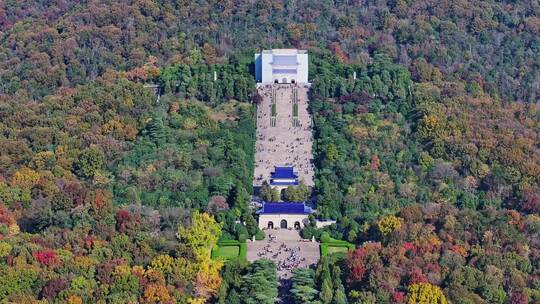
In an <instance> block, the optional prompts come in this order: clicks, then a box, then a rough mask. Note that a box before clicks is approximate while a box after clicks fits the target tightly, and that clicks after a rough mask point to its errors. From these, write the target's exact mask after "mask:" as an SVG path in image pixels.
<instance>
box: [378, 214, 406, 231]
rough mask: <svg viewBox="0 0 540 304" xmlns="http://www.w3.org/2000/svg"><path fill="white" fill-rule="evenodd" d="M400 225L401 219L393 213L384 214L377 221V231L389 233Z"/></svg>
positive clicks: (401, 223)
mask: <svg viewBox="0 0 540 304" xmlns="http://www.w3.org/2000/svg"><path fill="white" fill-rule="evenodd" d="M401 225H403V219H401V218H399V217H397V216H395V215H388V216H385V217H383V218H382V219H381V220H380V221H379V222H378V223H377V226H378V228H379V232H380V233H381V234H382V235H388V234H390V233H391V232H392V231H394V230H396V229H399V228H400V227H401Z"/></svg>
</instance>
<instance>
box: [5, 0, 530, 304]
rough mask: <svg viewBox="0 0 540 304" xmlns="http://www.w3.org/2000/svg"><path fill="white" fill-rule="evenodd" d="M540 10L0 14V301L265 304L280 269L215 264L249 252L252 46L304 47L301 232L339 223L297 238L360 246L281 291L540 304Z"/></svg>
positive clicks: (237, 8)
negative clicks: (231, 250)
mask: <svg viewBox="0 0 540 304" xmlns="http://www.w3.org/2000/svg"><path fill="white" fill-rule="evenodd" d="M539 16H540V5H539V3H538V1H480V0H462V1H446V2H445V1H402V0H397V1H382V2H381V1H322V0H313V1H293V0H288V1H284V0H273V1H271V0H270V1H265V0H262V1H149V0H138V1H129V0H118V1H108V0H107V1H106V0H93V1H75V0H52V1H51V0H20V1H13V0H10V1H0V283H1V284H0V302H7V303H71V304H79V303H213V302H219V303H273V301H274V299H275V297H276V296H277V292H278V282H277V277H276V272H275V265H274V264H272V263H271V262H269V261H265V260H263V261H259V262H256V263H253V264H249V263H247V262H245V261H231V262H228V263H227V264H224V263H223V261H221V260H212V259H210V251H211V250H212V248H213V247H214V246H215V245H216V243H217V242H218V239H220V238H221V239H228V240H231V239H234V240H239V241H244V240H245V239H247V238H251V237H253V236H256V237H257V238H260V237H262V232H261V231H260V230H259V229H258V228H257V223H256V220H255V218H254V215H253V212H252V210H251V209H250V208H249V202H250V195H251V193H252V186H251V178H252V174H253V157H254V156H253V149H254V141H255V138H254V137H255V118H254V107H255V106H254V105H252V104H251V103H250V102H251V101H252V100H253V101H255V103H256V100H257V98H256V97H257V95H255V94H254V92H255V81H254V79H253V66H252V60H253V53H254V51H256V50H258V49H260V48H272V47H298V48H304V49H307V50H308V52H309V56H310V79H311V80H312V83H313V85H312V89H311V92H310V97H311V100H310V106H311V109H310V110H311V113H312V115H313V119H314V130H313V135H314V140H315V143H314V153H315V155H314V158H315V166H316V185H315V187H314V189H313V195H314V196H315V198H316V201H317V206H316V207H317V209H318V214H317V216H318V217H319V218H324V219H328V218H331V219H336V220H337V224H335V225H331V226H329V227H327V228H325V229H316V228H315V226H314V221H312V222H311V224H312V225H309V226H308V227H307V228H305V229H304V230H303V231H302V235H303V236H304V237H306V238H311V237H312V236H315V237H316V238H317V239H322V238H326V239H328V238H335V239H340V240H347V241H349V242H351V243H354V245H356V246H357V249H356V250H355V251H353V252H351V253H350V254H349V255H341V256H340V255H339V254H338V255H333V256H332V255H331V256H329V257H326V258H324V259H323V260H321V262H320V263H319V264H318V265H317V267H315V269H308V270H300V271H296V272H295V276H294V277H293V278H292V280H291V281H292V288H291V290H290V297H291V299H292V300H293V301H294V302H295V303H324V304H330V303H339V304H341V303H411V304H412V303H447V302H448V303H463V304H465V303H512V304H518V303H519V304H521V303H540V238H539V235H540V217H539V213H540V185H539V184H540V180H539V179H540V145H539V142H540V139H539V132H540V111H539V110H540V108H539V106H538V100H539V98H540V17H539ZM354 73H356V79H353V75H354ZM214 75H215V76H216V78H217V79H216V80H214ZM149 83H152V84H157V85H159V87H160V93H162V96H161V97H160V98H159V99H157V97H156V96H155V94H154V92H153V91H152V90H151V89H149V88H147V87H145V86H144V85H145V84H149ZM422 299H424V301H423V300H422ZM425 299H430V300H425Z"/></svg>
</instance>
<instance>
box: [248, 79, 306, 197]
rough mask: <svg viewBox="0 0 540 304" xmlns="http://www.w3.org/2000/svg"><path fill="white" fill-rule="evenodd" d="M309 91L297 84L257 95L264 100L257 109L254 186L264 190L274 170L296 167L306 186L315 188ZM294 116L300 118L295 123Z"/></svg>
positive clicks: (275, 86) (270, 88) (271, 87)
mask: <svg viewBox="0 0 540 304" xmlns="http://www.w3.org/2000/svg"><path fill="white" fill-rule="evenodd" d="M308 91H309V88H308V87H307V86H304V85H296V84H273V85H265V86H261V87H259V89H258V92H259V94H260V95H261V96H262V97H263V99H262V102H261V103H260V104H259V105H258V107H257V142H256V145H255V174H254V177H253V185H254V186H256V187H257V186H261V185H262V183H263V181H265V180H266V181H269V180H270V174H271V173H272V172H273V171H274V166H294V169H295V171H296V172H298V177H299V179H300V180H301V181H303V182H304V183H305V184H306V185H308V186H313V175H314V169H313V164H312V155H313V153H312V145H313V138H312V135H311V116H310V114H309V112H308ZM295 95H296V99H295V98H294V96H295ZM273 96H275V98H274V97H273ZM273 100H275V112H276V114H277V115H276V116H275V126H274V125H273V124H272V123H271V121H272V120H274V119H272V102H273ZM295 101H296V102H297V104H298V111H297V113H294V110H293V108H294V106H293V103H294V102H295ZM295 114H297V115H298V116H297V118H296V119H294V115H295Z"/></svg>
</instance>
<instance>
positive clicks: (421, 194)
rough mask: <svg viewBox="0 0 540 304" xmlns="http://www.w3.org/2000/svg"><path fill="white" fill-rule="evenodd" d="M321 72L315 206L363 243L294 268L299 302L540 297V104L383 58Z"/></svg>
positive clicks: (339, 235) (337, 229)
mask: <svg viewBox="0 0 540 304" xmlns="http://www.w3.org/2000/svg"><path fill="white" fill-rule="evenodd" d="M314 62H315V63H317V62H318V60H314ZM353 71H356V73H357V75H358V77H359V79H357V80H356V81H355V80H352V79H351V78H350V75H351V74H352V72H353ZM317 72H318V76H316V77H315V78H314V80H313V89H312V111H313V114H314V122H315V132H314V136H315V138H316V145H315V150H316V153H315V158H316V166H317V168H318V173H317V182H316V188H315V190H316V195H317V208H318V211H319V215H320V216H321V217H323V218H334V219H338V224H337V225H335V226H334V225H332V226H331V227H330V228H329V229H325V230H326V232H322V233H323V234H324V233H328V234H329V236H331V237H333V238H336V239H344V240H347V241H349V242H353V243H356V244H359V245H360V244H361V245H360V247H358V248H357V249H356V250H355V251H354V252H352V253H351V254H350V255H349V256H348V257H346V258H345V259H342V260H339V259H338V260H335V259H334V260H323V261H322V262H321V263H320V265H319V267H318V269H317V271H316V273H312V274H310V275H309V277H307V278H306V275H307V274H306V273H303V272H299V273H297V274H296V276H295V278H293V282H297V283H296V285H295V287H294V288H293V290H292V292H293V297H294V298H295V300H296V302H297V303H312V302H314V301H317V300H319V301H321V302H322V303H346V300H347V299H348V301H349V302H352V303H404V302H407V303H446V302H444V301H448V302H449V303H537V302H538V301H540V293H539V290H540V289H539V287H540V285H539V284H540V281H539V280H538V256H539V254H540V251H539V245H540V243H539V241H540V239H539V238H538V233H539V230H538V229H539V227H540V226H539V224H540V218H539V217H538V213H539V212H540V209H539V207H540V204H539V203H540V195H539V188H538V185H539V182H540V180H539V176H540V175H539V173H540V158H539V157H538V155H540V151H539V146H538V142H539V139H538V136H539V134H538V132H539V128H538V127H539V122H540V119H539V112H538V108H537V105H532V104H528V105H527V104H516V103H513V104H508V105H506V104H501V103H499V102H497V101H495V100H493V99H492V98H490V97H489V96H487V95H485V94H479V95H477V96H474V95H471V94H469V93H467V90H466V84H464V83H462V82H423V83H414V82H413V81H411V77H410V75H409V73H408V72H407V71H406V70H405V69H404V68H403V67H401V66H398V65H395V64H392V63H391V61H390V60H389V58H388V57H387V56H386V55H382V54H377V55H375V58H374V62H373V64H370V65H367V66H354V65H343V64H340V63H339V62H338V61H336V60H335V59H334V60H333V59H326V60H323V61H322V62H321V64H320V66H319V67H318V69H317ZM319 75H320V76H319ZM303 233H304V236H305V237H311V235H316V236H317V235H320V233H321V231H320V230H315V229H313V228H311V229H304V231H303ZM321 238H323V237H322V236H321ZM325 264H327V265H326V266H325ZM336 267H337V268H339V271H338V274H337V275H336V270H335V268H336ZM332 269H334V270H332ZM336 282H337V283H336ZM341 290H345V291H346V295H347V297H346V299H345V300H343V298H344V297H343V292H342V291H341ZM422 298H424V299H430V300H427V301H424V302H422V300H420V299H422ZM336 299H340V300H339V301H338V300H336ZM332 301H334V302H332Z"/></svg>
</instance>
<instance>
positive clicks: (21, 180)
mask: <svg viewBox="0 0 540 304" xmlns="http://www.w3.org/2000/svg"><path fill="white" fill-rule="evenodd" d="M38 181H39V173H37V172H36V171H34V170H32V169H30V168H28V167H22V168H21V169H20V170H19V171H17V172H15V173H14V174H13V177H12V184H13V186H20V187H24V188H26V187H32V186H33V185H35V184H36V183H37V182H38Z"/></svg>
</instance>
